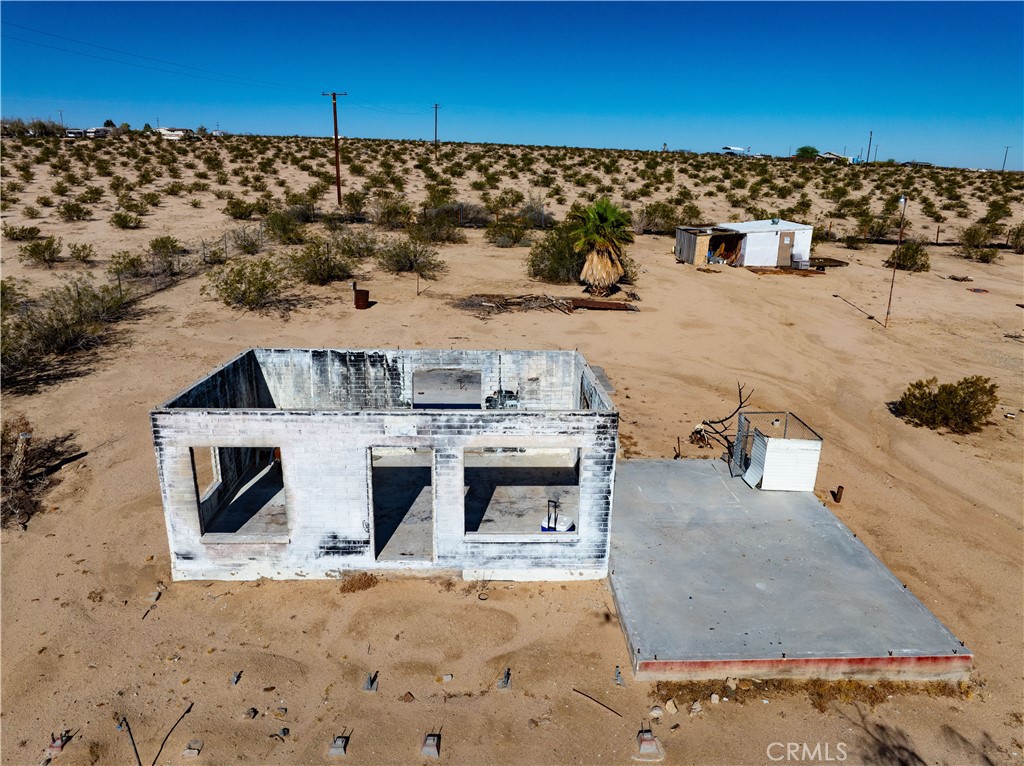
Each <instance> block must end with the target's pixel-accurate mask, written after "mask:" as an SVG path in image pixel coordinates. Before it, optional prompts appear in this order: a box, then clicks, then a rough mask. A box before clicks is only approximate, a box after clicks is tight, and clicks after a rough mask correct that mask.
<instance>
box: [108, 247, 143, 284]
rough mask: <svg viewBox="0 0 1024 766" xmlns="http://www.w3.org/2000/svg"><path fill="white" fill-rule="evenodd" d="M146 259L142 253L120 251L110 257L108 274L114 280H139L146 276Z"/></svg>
mask: <svg viewBox="0 0 1024 766" xmlns="http://www.w3.org/2000/svg"><path fill="white" fill-rule="evenodd" d="M147 271H148V269H147V268H146V259H145V258H143V257H142V255H141V254H140V253H131V252H129V251H127V250H120V251H118V252H116V253H114V254H113V255H112V256H110V263H109V264H108V266H107V272H108V273H109V274H110V275H111V276H112V277H114V278H116V279H118V280H120V279H122V278H124V279H139V278H141V277H144V276H146V273H147Z"/></svg>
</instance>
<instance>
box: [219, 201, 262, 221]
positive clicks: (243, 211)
mask: <svg viewBox="0 0 1024 766" xmlns="http://www.w3.org/2000/svg"><path fill="white" fill-rule="evenodd" d="M255 212H256V209H255V208H254V207H253V205H252V203H251V202H246V201H245V200H244V199H237V198H232V199H229V200H228V204H227V205H225V206H224V214H225V215H228V216H231V217H232V218H234V219H235V220H236V221H244V220H248V219H249V218H252V215H253V213H255Z"/></svg>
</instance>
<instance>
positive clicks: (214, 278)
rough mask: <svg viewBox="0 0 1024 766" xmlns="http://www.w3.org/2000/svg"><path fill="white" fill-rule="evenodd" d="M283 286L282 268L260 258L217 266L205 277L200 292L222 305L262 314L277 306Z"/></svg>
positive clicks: (269, 260) (284, 283) (266, 259)
mask: <svg viewBox="0 0 1024 766" xmlns="http://www.w3.org/2000/svg"><path fill="white" fill-rule="evenodd" d="M285 287H286V280H285V272H284V269H282V268H281V267H280V266H279V265H278V264H277V263H275V262H274V261H273V260H272V259H271V258H269V257H266V256H264V257H263V258H257V259H254V260H246V261H236V262H234V263H226V264H224V265H223V266H219V267H218V268H216V269H214V270H213V271H211V272H210V273H209V275H207V284H206V285H204V286H203V288H202V292H204V293H206V294H209V293H212V294H214V295H215V296H216V297H217V298H219V299H220V300H221V301H223V303H224V304H225V305H226V306H232V307H235V308H243V309H248V310H249V311H263V310H266V309H269V308H272V307H274V306H275V305H278V304H279V303H280V301H281V298H282V296H283V295H284V290H285Z"/></svg>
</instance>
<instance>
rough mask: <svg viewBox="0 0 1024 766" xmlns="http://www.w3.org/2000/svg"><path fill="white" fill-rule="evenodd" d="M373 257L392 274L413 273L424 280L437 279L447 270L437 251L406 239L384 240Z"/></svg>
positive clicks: (421, 243)
mask: <svg viewBox="0 0 1024 766" xmlns="http://www.w3.org/2000/svg"><path fill="white" fill-rule="evenodd" d="M375 255H376V258H377V264H378V265H379V266H380V267H381V268H382V269H383V270H384V271H387V272H390V273H392V274H402V273H414V274H418V275H419V276H421V277H423V278H424V279H437V277H438V276H440V275H441V274H442V273H443V272H444V271H446V270H447V268H448V266H447V264H446V263H445V262H444V261H443V260H441V257H440V255H439V254H438V252H437V250H435V249H434V248H433V247H431V246H430V245H429V244H427V243H426V242H422V241H420V240H415V239H409V238H408V237H402V238H394V239H389V240H386V241H385V242H383V243H382V244H381V246H380V248H379V249H378V250H377V252H376V254H375Z"/></svg>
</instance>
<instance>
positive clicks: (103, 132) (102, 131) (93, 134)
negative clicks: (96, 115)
mask: <svg viewBox="0 0 1024 766" xmlns="http://www.w3.org/2000/svg"><path fill="white" fill-rule="evenodd" d="M109 135H110V128H89V129H88V130H86V131H85V137H86V138H106V137H107V136H109Z"/></svg>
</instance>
